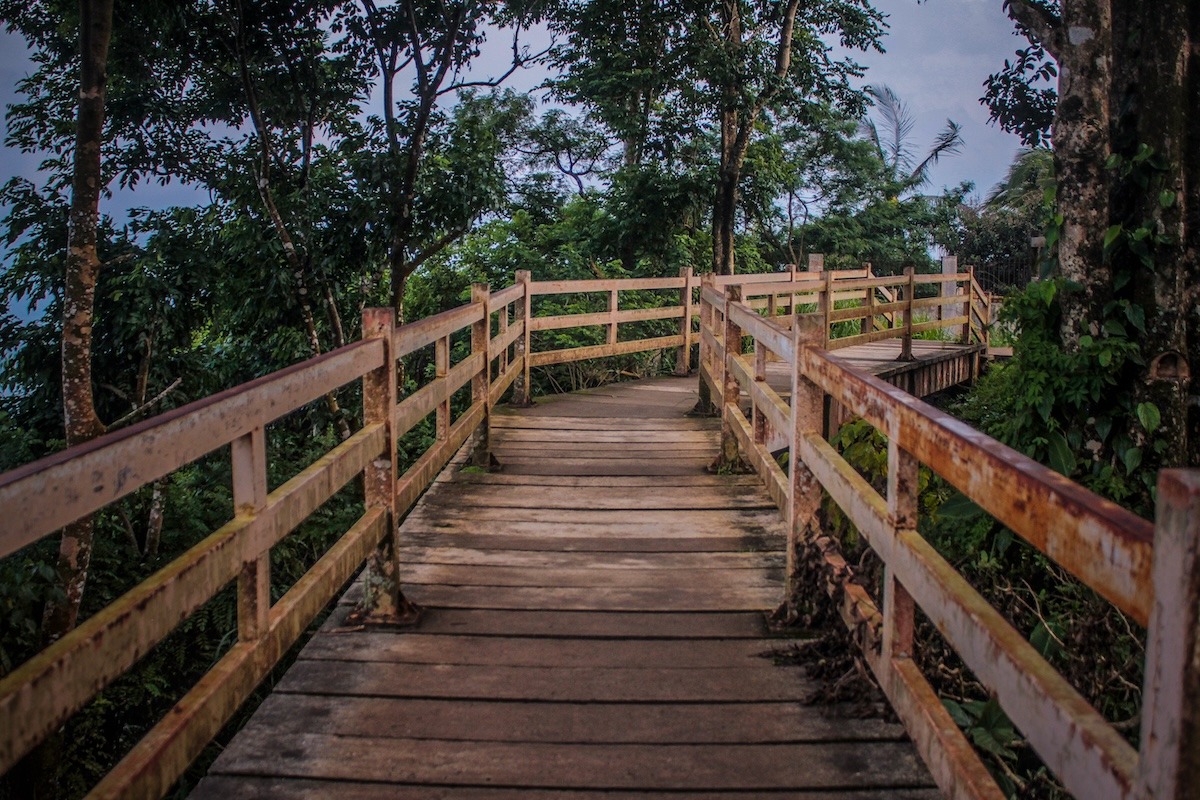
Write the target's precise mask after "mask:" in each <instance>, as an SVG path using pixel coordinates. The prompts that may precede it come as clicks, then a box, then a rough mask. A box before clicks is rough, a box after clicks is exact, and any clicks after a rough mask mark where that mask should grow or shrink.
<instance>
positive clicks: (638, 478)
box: [453, 472, 760, 492]
mask: <svg viewBox="0 0 1200 800" xmlns="http://www.w3.org/2000/svg"><path fill="white" fill-rule="evenodd" d="M453 478H454V482H455V483H459V484H463V485H472V484H481V485H485V486H543V487H549V486H565V487H576V486H603V487H607V488H609V489H611V490H614V491H616V490H619V489H623V488H628V487H633V488H644V487H651V488H654V487H658V488H668V487H673V488H678V489H689V490H691V491H695V492H703V491H709V490H717V491H720V490H725V491H741V492H745V491H747V490H753V489H755V488H757V487H758V486H759V485H760V481H759V479H758V476H756V475H676V476H671V477H666V478H656V477H652V476H648V475H614V476H611V477H602V476H586V475H585V476H579V475H544V476H542V475H539V476H532V475H518V474H512V473H506V472H459V473H456V474H455V475H454V476H453Z"/></svg>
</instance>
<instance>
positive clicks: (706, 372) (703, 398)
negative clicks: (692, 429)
mask: <svg viewBox="0 0 1200 800" xmlns="http://www.w3.org/2000/svg"><path fill="white" fill-rule="evenodd" d="M716 285H717V284H716V280H715V278H714V277H713V274H712V273H711V272H706V273H704V274H703V275H701V276H700V363H699V365H698V366H699V371H700V385H699V387H698V391H699V394H700V397H699V399H698V400H697V401H696V413H698V414H711V413H713V411H714V410H715V399H714V398H713V389H714V386H713V385H710V383H709V381H713V382H715V381H716V377H717V375H716V371H715V369H714V366H715V362H716V354H715V353H713V351H712V345H711V344H709V342H708V340H707V339H706V338H705V336H704V332H705V331H708V334H709V336H710V337H713V338H715V337H716V329H715V328H714V327H713V326H714V318H715V316H714V314H713V307H712V304H711V303H709V302H708V301H706V300H705V299H704V290H705V289H712V288H714V287H715V286H716ZM717 385H720V384H717Z"/></svg>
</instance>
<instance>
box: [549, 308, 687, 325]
mask: <svg viewBox="0 0 1200 800" xmlns="http://www.w3.org/2000/svg"><path fill="white" fill-rule="evenodd" d="M682 317H683V307H682V306H658V307H653V308H626V309H620V310H618V311H617V313H616V314H611V313H609V312H608V311H597V312H595V313H592V314H561V315H559V316H554V317H534V318H533V320H532V321H531V323H530V324H531V325H532V327H531V328H530V330H535V331H551V330H561V329H563V328H586V327H589V326H595V325H608V324H611V323H612V321H613V319H614V318H615V319H616V321H617V323H618V324H621V323H626V322H644V321H646V320H651V319H680V318H682Z"/></svg>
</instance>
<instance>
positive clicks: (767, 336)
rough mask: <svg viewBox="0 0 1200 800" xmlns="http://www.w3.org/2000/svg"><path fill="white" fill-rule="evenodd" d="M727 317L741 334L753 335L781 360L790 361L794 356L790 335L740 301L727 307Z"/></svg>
mask: <svg viewBox="0 0 1200 800" xmlns="http://www.w3.org/2000/svg"><path fill="white" fill-rule="evenodd" d="M729 318H730V320H732V321H733V323H734V324H735V325H737V326H739V327H740V328H741V329H742V333H743V335H746V336H753V337H754V338H755V339H756V340H757V341H760V342H762V343H763V344H764V345H766V346H767V349H769V350H770V351H771V352H772V353H774V354H775V355H777V356H779V358H781V359H782V360H783V361H786V362H788V363H791V361H792V359H793V358H794V357H795V348H794V347H793V346H792V337H791V335H790V334H789V333H788V332H787V331H786V330H784V329H783V328H780V327H778V326H776V325H775V324H774V323H773V322H771V321H770V320H767V319H764V318H763V317H760V316H759V315H758V314H756V313H754V312H753V311H751V310H750V309H748V308H746V306H744V305H742V304H741V303H733V304H732V305H731V306H730V307H729Z"/></svg>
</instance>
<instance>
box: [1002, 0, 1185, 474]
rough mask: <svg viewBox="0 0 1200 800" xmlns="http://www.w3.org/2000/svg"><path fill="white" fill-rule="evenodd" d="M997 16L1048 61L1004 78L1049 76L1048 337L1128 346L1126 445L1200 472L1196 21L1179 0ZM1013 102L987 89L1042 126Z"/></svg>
mask: <svg viewBox="0 0 1200 800" xmlns="http://www.w3.org/2000/svg"><path fill="white" fill-rule="evenodd" d="M1007 8H1008V12H1009V15H1010V17H1012V18H1013V20H1014V21H1015V22H1016V24H1017V27H1018V30H1019V31H1021V32H1022V33H1024V34H1025V36H1026V37H1027V38H1028V39H1029V41H1030V43H1031V45H1032V46H1033V47H1035V48H1040V49H1041V51H1043V52H1044V53H1045V54H1046V56H1048V57H1049V58H1051V59H1053V61H1054V64H1055V65H1056V66H1055V67H1053V68H1052V69H1046V68H1045V65H1044V64H1037V63H1035V62H1036V61H1037V59H1036V58H1031V59H1027V62H1028V64H1027V66H1028V69H1027V70H1026V71H1025V72H1024V73H1022V74H1021V75H1019V76H1017V77H1011V76H1010V78H1011V79H1010V80H1008V83H1009V84H1011V83H1012V82H1013V81H1014V80H1018V78H1019V79H1020V80H1024V82H1025V84H1026V89H1027V90H1028V89H1029V87H1035V88H1036V84H1037V82H1038V81H1039V80H1042V81H1044V79H1045V78H1046V77H1047V76H1050V75H1053V74H1054V73H1055V72H1057V76H1058V86H1057V91H1056V93H1055V104H1054V116H1053V126H1052V132H1051V136H1050V139H1051V143H1052V146H1053V151H1054V172H1055V176H1056V182H1057V193H1056V216H1055V221H1056V223H1057V224H1056V226H1055V227H1054V228H1053V229H1052V230H1051V232H1050V237H1049V238H1050V242H1049V243H1050V244H1051V245H1053V246H1055V250H1054V254H1055V257H1056V265H1057V274H1058V276H1059V277H1060V278H1061V290H1060V291H1059V293H1058V296H1057V297H1056V298H1055V300H1054V311H1055V312H1056V313H1057V314H1058V319H1059V323H1058V336H1059V338H1060V340H1061V342H1062V345H1063V346H1064V347H1065V348H1066V349H1067V350H1068V352H1071V353H1081V352H1084V351H1086V350H1088V349H1089V348H1090V347H1092V346H1094V343H1095V341H1096V340H1097V339H1100V340H1109V339H1121V340H1130V341H1133V342H1135V344H1136V350H1137V352H1136V353H1135V355H1134V356H1132V357H1131V358H1130V359H1129V361H1128V363H1125V364H1123V365H1122V369H1123V370H1124V372H1125V373H1126V375H1127V380H1126V381H1123V385H1128V386H1131V387H1133V389H1132V390H1131V392H1132V394H1131V396H1128V397H1124V398H1123V399H1122V400H1121V401H1120V402H1121V403H1122V404H1123V405H1122V407H1123V409H1124V410H1123V411H1121V412H1120V416H1121V418H1122V419H1123V420H1125V422H1124V423H1123V425H1122V426H1121V427H1122V429H1123V430H1124V428H1125V427H1126V426H1128V430H1129V437H1128V446H1127V447H1126V449H1129V448H1130V447H1136V448H1138V449H1139V452H1140V451H1141V449H1142V448H1143V447H1146V446H1148V445H1149V444H1151V443H1153V444H1154V445H1155V446H1154V447H1153V448H1152V450H1151V449H1148V450H1147V451H1146V452H1147V453H1150V452H1153V453H1155V454H1157V456H1158V457H1159V458H1158V459H1156V461H1160V462H1161V464H1162V465H1164V466H1166V465H1171V464H1181V463H1189V464H1193V465H1196V464H1200V409H1198V408H1196V407H1195V406H1193V405H1189V404H1188V401H1187V398H1188V397H1189V396H1194V395H1196V394H1197V393H1198V389H1200V385H1198V384H1197V383H1196V380H1197V378H1200V372H1198V370H1200V320H1197V319H1196V315H1194V314H1191V313H1189V309H1190V308H1191V307H1192V306H1193V305H1194V303H1195V300H1194V298H1193V297H1192V291H1193V290H1192V289H1191V288H1190V287H1194V286H1196V285H1197V281H1198V279H1200V224H1197V222H1196V219H1197V207H1198V206H1200V189H1198V187H1200V147H1197V145H1196V133H1195V131H1196V130H1197V125H1198V124H1200V119H1198V118H1197V117H1198V115H1200V102H1198V100H1200V78H1197V73H1198V71H1200V62H1198V60H1197V55H1196V46H1197V43H1198V42H1200V14H1198V13H1197V9H1196V7H1195V4H1194V3H1189V2H1187V0H1167V2H1164V3H1156V4H1134V3H1118V2H1113V0H1062V2H1053V1H1052V0H1009V2H1008V3H1007ZM1008 66H1009V67H1012V65H1011V64H1010V65H1008ZM1006 71H1008V72H1012V73H1015V72H1016V70H1015V68H1013V69H1009V70H1006ZM993 84H995V82H993ZM999 85H1008V84H1004V83H1003V82H1001V84H999ZM989 89H991V86H989ZM1017 91H1018V92H1019V91H1024V90H1017ZM1042 92H1043V93H1042V94H1041V95H1040V96H1041V97H1042V98H1047V95H1046V94H1045V92H1044V90H1042ZM1014 96H1016V95H1014V94H1013V93H1012V92H1009V93H1007V94H1005V93H1004V92H1000V91H989V95H988V97H987V98H985V99H986V100H988V101H990V102H991V103H992V107H993V116H994V117H995V118H996V119H998V120H999V121H1000V122H1001V123H1002V124H1003V125H1005V126H1006V127H1008V128H1010V129H1015V130H1019V131H1023V133H1024V134H1025V136H1026V139H1027V141H1029V140H1030V139H1031V138H1033V137H1034V136H1036V135H1041V134H1040V131H1041V130H1043V128H1039V127H1038V126H1039V125H1041V124H1043V123H1044V119H1041V120H1039V118H1038V117H1037V116H1036V115H1034V114H1032V113H1031V112H1029V111H1028V109H1026V111H1025V112H1020V109H1021V108H1022V106H1021V105H1020V103H1016V104H1014V103H1013V102H1012V101H1011V98H1012V97H1014ZM1026 96H1028V91H1026ZM1028 107H1029V108H1033V109H1034V110H1036V108H1037V106H1036V104H1032V105H1029V106H1028ZM1014 108H1016V109H1017V110H1018V113H1017V115H1016V116H1015V117H1014V115H1013V114H1014V112H1013V109H1014ZM1022 113H1023V114H1024V115H1023V116H1022ZM1022 122H1024V123H1025V127H1024V128H1022V126H1021V124H1022ZM1110 401H1112V402H1115V401H1113V400H1111V398H1110ZM1150 406H1153V408H1154V412H1153V413H1151V412H1149V411H1146V410H1145V409H1147V408H1148V407H1150ZM1137 408H1140V409H1143V411H1142V413H1140V414H1138V415H1137V417H1136V418H1135V415H1134V413H1133V412H1134V409H1137ZM1105 416H1106V417H1107V414H1106V415H1105ZM1099 440H1100V441H1108V442H1111V441H1113V439H1112V438H1111V436H1109V435H1106V436H1100V437H1099ZM1152 440H1153V441H1152Z"/></svg>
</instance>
